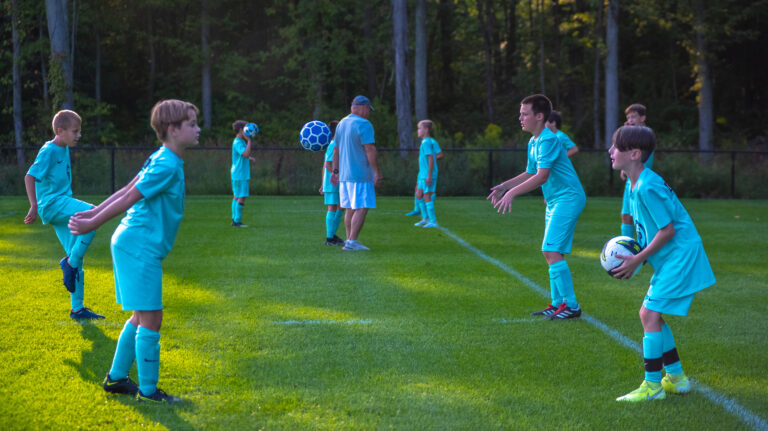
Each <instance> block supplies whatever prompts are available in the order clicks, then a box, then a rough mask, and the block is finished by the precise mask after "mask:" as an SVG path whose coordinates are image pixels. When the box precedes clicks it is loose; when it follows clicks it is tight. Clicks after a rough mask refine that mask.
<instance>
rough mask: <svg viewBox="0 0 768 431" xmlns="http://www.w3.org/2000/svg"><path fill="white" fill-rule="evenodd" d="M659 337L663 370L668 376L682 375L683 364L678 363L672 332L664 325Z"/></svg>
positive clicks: (678, 358)
mask: <svg viewBox="0 0 768 431" xmlns="http://www.w3.org/2000/svg"><path fill="white" fill-rule="evenodd" d="M661 337H662V352H663V353H662V356H661V357H662V359H663V360H664V370H665V371H666V372H667V373H668V374H682V373H683V364H681V363H680V357H679V356H678V355H677V347H675V337H674V336H673V335H672V330H671V329H670V328H669V325H667V324H666V323H664V325H662V326H661Z"/></svg>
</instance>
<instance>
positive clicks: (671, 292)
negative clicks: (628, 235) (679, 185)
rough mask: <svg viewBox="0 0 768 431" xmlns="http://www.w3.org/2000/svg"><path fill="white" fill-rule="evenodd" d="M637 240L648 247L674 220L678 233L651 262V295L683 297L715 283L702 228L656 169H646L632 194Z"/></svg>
mask: <svg viewBox="0 0 768 431" xmlns="http://www.w3.org/2000/svg"><path fill="white" fill-rule="evenodd" d="M629 206H630V214H631V215H632V218H633V219H634V220H635V227H636V229H637V241H638V242H639V243H640V245H641V246H643V247H646V246H647V245H648V244H649V243H650V242H651V241H652V240H653V238H655V237H656V234H657V233H658V232H659V230H660V229H661V228H663V227H665V226H667V225H669V224H670V223H672V224H673V226H674V228H675V235H674V236H673V237H672V239H670V240H669V241H668V242H667V243H666V244H664V246H663V247H662V248H661V249H660V250H659V251H657V252H656V253H655V254H654V255H653V256H651V257H649V258H648V263H650V264H651V266H653V270H654V271H653V277H652V278H651V289H650V290H649V295H651V296H654V297H658V298H680V297H683V296H688V295H691V294H693V293H695V292H697V291H699V290H701V289H704V288H706V287H709V286H711V285H712V284H714V283H715V276H714V274H713V273H712V268H711V267H710V265H709V261H708V260H707V257H706V254H705V252H704V246H703V245H702V242H701V237H700V236H699V232H698V231H697V230H696V226H694V224H693V221H692V220H691V217H690V216H689V215H688V212H687V211H686V210H685V208H683V205H682V204H681V203H680V200H679V199H678V198H677V195H675V192H674V191H673V190H672V189H671V188H670V187H669V186H668V185H667V184H666V183H665V182H664V180H663V179H662V178H661V177H660V176H659V175H658V174H657V173H656V172H654V171H652V170H650V169H643V171H642V172H641V173H640V177H639V178H638V179H637V182H636V183H635V186H634V188H632V189H631V190H630V195H629Z"/></svg>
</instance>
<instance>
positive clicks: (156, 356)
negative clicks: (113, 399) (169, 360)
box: [136, 326, 160, 395]
mask: <svg viewBox="0 0 768 431" xmlns="http://www.w3.org/2000/svg"><path fill="white" fill-rule="evenodd" d="M136 369H137V371H138V375H139V390H140V391H141V393H142V394H144V395H152V394H154V393H155V391H156V390H157V381H158V379H159V378H160V333H159V332H155V331H153V330H151V329H147V328H145V327H143V326H139V329H138V330H137V331H136Z"/></svg>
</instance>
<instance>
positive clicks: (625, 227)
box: [621, 223, 635, 238]
mask: <svg viewBox="0 0 768 431" xmlns="http://www.w3.org/2000/svg"><path fill="white" fill-rule="evenodd" d="M621 235H622V236H628V237H630V238H634V237H635V226H634V225H631V224H624V223H622V224H621Z"/></svg>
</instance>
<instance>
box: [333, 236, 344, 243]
mask: <svg viewBox="0 0 768 431" xmlns="http://www.w3.org/2000/svg"><path fill="white" fill-rule="evenodd" d="M333 241H334V242H335V243H336V245H344V243H345V242H346V241H344V240H343V239H341V238H339V237H338V236H336V235H334V236H333Z"/></svg>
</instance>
